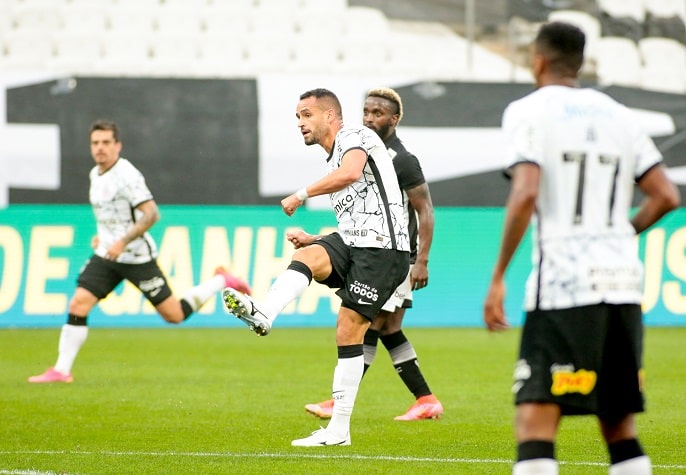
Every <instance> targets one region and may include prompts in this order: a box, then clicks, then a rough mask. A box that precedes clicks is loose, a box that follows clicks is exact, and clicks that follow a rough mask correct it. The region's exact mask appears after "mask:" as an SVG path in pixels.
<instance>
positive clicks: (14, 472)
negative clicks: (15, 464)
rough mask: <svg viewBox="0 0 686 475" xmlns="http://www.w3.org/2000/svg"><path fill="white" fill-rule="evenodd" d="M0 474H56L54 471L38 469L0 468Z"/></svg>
mask: <svg viewBox="0 0 686 475" xmlns="http://www.w3.org/2000/svg"><path fill="white" fill-rule="evenodd" d="M0 475H57V474H56V473H55V472H42V471H40V470H2V469H0Z"/></svg>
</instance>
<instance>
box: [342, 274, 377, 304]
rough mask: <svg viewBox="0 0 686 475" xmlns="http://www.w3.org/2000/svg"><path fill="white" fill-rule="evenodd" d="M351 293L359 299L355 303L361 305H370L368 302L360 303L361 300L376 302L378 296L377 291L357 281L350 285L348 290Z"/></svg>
mask: <svg viewBox="0 0 686 475" xmlns="http://www.w3.org/2000/svg"><path fill="white" fill-rule="evenodd" d="M348 290H350V292H351V293H353V294H355V295H358V296H359V297H360V299H359V300H358V301H357V302H358V303H360V304H363V305H371V302H368V301H364V302H363V301H362V299H363V298H364V299H369V300H371V301H372V302H376V301H377V300H379V294H378V291H377V290H376V289H375V288H374V287H371V286H370V285H367V284H363V283H362V282H358V281H357V280H356V281H355V282H353V283H352V284H350V287H349V289H348Z"/></svg>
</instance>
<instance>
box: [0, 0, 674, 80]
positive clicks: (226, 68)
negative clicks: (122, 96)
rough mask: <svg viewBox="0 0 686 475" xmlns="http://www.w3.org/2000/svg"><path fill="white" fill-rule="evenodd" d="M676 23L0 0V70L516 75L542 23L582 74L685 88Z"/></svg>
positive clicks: (457, 1) (194, 2) (391, 8)
mask: <svg viewBox="0 0 686 475" xmlns="http://www.w3.org/2000/svg"><path fill="white" fill-rule="evenodd" d="M685 18H686V0H489V1H477V0H424V1H422V2H417V1H416V0H0V70H2V71H3V72H22V71H26V72H48V73H53V72H54V73H59V74H69V73H70V74H74V75H91V76H155V77H189V78H192V77H203V78H237V77H238V78H240V77H251V76H255V75H258V74H262V73H302V74H310V73H315V72H316V73H323V74H337V75H340V74H351V75H360V74H364V73H365V72H373V73H380V72H382V73H384V74H389V75H394V74H398V75H405V76H406V75H411V76H413V77H415V78H418V79H435V80H446V81H450V80H458V81H461V80H462V81H515V82H517V81H520V82H521V81H530V80H531V75H530V73H529V72H528V69H527V67H526V65H527V61H526V56H527V55H526V51H527V47H528V44H529V43H530V42H531V40H532V38H533V34H534V33H535V31H536V30H537V28H538V26H539V25H540V23H541V22H543V21H547V20H564V21H569V22H572V23H575V24H577V25H578V26H579V27H581V28H582V29H583V30H584V31H585V32H586V34H587V37H588V48H587V62H586V65H585V66H584V70H583V73H584V76H585V78H586V79H588V80H589V81H597V82H598V83H599V84H603V85H610V84H619V85H624V86H631V87H643V88H646V89H652V90H656V91H663V92H675V93H683V92H686V61H684V60H682V58H684V57H686V27H685V26H684V19H685ZM618 48H619V49H618ZM660 58H670V60H669V61H666V62H665V61H661V60H660ZM665 64H668V65H669V71H670V74H666V73H665V70H666V68H667V66H665Z"/></svg>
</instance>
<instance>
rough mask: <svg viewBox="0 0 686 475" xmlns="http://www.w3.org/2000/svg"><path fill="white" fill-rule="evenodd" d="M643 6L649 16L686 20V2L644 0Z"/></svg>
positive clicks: (681, 0)
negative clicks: (676, 17) (674, 17)
mask: <svg viewBox="0 0 686 475" xmlns="http://www.w3.org/2000/svg"><path fill="white" fill-rule="evenodd" d="M643 6H644V8H645V12H646V14H647V15H651V16H655V17H661V18H669V17H672V16H679V17H680V18H681V19H682V20H686V1H684V0H644V2H643Z"/></svg>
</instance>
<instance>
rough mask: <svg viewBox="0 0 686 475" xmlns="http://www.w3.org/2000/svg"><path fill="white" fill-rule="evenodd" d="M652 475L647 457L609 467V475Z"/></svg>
mask: <svg viewBox="0 0 686 475" xmlns="http://www.w3.org/2000/svg"><path fill="white" fill-rule="evenodd" d="M652 473H653V469H652V465H651V464H650V458H649V457H648V456H647V455H642V456H640V457H635V458H632V459H629V460H624V461H623V462H619V463H616V464H614V465H610V472H609V474H610V475H651V474H652Z"/></svg>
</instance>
